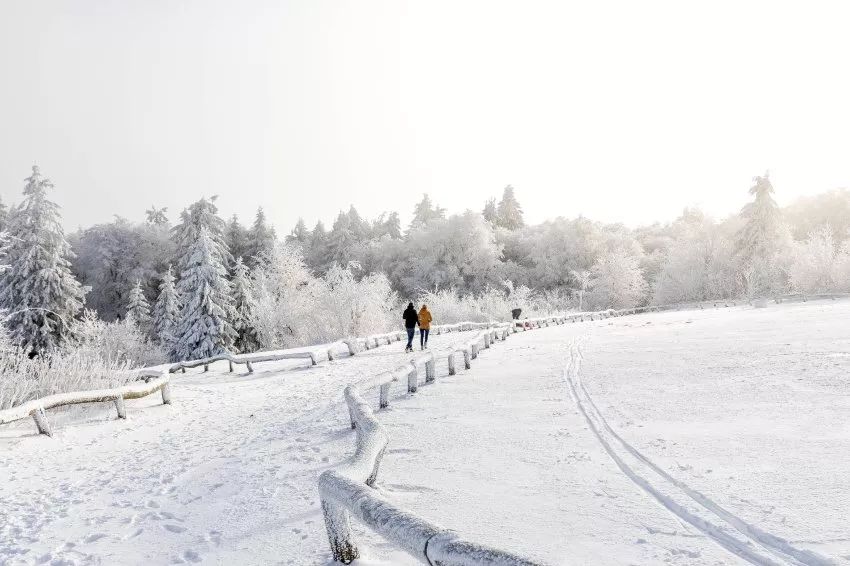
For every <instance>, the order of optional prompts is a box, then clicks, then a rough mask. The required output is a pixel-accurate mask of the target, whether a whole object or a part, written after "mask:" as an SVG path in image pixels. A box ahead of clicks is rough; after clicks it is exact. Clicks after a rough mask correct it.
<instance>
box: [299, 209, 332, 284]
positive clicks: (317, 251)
mask: <svg viewBox="0 0 850 566" xmlns="http://www.w3.org/2000/svg"><path fill="white" fill-rule="evenodd" d="M304 259H305V260H306V263H307V265H308V266H310V268H311V269H312V270H313V271H315V272H317V273H324V272H325V271H327V267H328V265H330V260H329V259H328V232H327V230H325V225H324V223H323V222H322V221H321V220H319V221H318V222H316V226H315V227H314V228H313V231H312V232H311V233H310V246H309V249H308V250H305V253H304Z"/></svg>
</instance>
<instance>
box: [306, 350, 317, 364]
mask: <svg viewBox="0 0 850 566" xmlns="http://www.w3.org/2000/svg"><path fill="white" fill-rule="evenodd" d="M307 353H308V354H310V365H311V366H314V365H316V364H317V363H318V362H317V361H316V354H315V353H314V352H307Z"/></svg>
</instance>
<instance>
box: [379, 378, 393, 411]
mask: <svg viewBox="0 0 850 566" xmlns="http://www.w3.org/2000/svg"><path fill="white" fill-rule="evenodd" d="M389 406H390V384H389V383H382V384H381V393H380V398H379V399H378V408H379V409H386V408H387V407H389Z"/></svg>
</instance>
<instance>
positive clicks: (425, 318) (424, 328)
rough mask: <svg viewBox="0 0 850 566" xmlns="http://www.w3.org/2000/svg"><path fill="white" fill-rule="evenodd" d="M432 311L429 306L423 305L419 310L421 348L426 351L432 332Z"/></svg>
mask: <svg viewBox="0 0 850 566" xmlns="http://www.w3.org/2000/svg"><path fill="white" fill-rule="evenodd" d="M431 320H432V317H431V311H429V310H428V305H422V308H421V309H419V348H420V349H421V350H424V349H425V348H427V347H428V332H429V331H430V330H431Z"/></svg>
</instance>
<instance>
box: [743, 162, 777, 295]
mask: <svg viewBox="0 0 850 566" xmlns="http://www.w3.org/2000/svg"><path fill="white" fill-rule="evenodd" d="M753 181H754V182H755V184H754V185H753V186H752V187H750V194H751V195H753V197H754V198H753V202H750V203H747V204H746V205H745V206H744V208H743V209H741V218H742V219H743V220H744V226H743V227H742V228H741V230H740V231H739V232H738V238H737V242H736V252H737V255H738V258H739V259H740V260H741V278H742V280H743V283H744V289H745V294H746V295H747V296H748V297H750V298H753V297H763V296H764V295H766V294H767V293H769V292H770V291H771V289H774V288H776V287H777V284H778V283H777V279H778V278H779V273H778V270H777V268H776V254H777V252H778V251H779V247H780V241H781V238H782V228H783V227H782V219H781V212H780V210H779V206H778V205H777V204H776V201H775V200H773V185H772V184H771V183H770V177H769V175H768V173H765V174H764V177H755V178H754V179H753Z"/></svg>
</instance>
